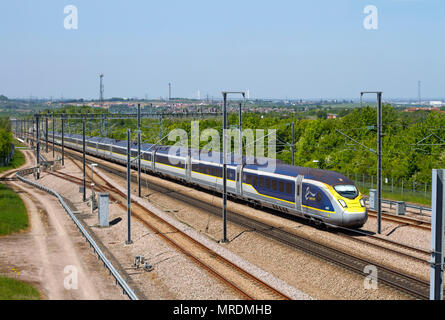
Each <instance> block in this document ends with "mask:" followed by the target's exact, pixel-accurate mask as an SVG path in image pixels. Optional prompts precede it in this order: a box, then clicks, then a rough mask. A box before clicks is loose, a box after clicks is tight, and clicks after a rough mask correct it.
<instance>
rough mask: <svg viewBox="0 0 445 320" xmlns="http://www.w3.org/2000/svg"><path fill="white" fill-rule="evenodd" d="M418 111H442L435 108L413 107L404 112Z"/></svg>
mask: <svg viewBox="0 0 445 320" xmlns="http://www.w3.org/2000/svg"><path fill="white" fill-rule="evenodd" d="M416 111H440V109H439V108H434V107H411V108H408V109H405V110H404V112H416Z"/></svg>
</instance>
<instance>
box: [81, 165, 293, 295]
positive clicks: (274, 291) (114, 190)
mask: <svg viewBox="0 0 445 320" xmlns="http://www.w3.org/2000/svg"><path fill="white" fill-rule="evenodd" d="M73 163H74V164H75V165H76V166H77V167H78V168H79V169H80V170H82V168H81V167H80V166H79V164H78V163H76V161H73ZM96 177H98V178H99V179H101V180H103V181H104V182H105V185H101V187H102V188H104V189H106V190H108V191H110V193H114V194H117V195H118V197H120V198H122V199H125V198H126V194H124V193H123V192H122V191H120V190H119V189H117V188H116V187H114V186H112V185H111V184H110V183H109V182H107V181H106V180H105V179H104V178H103V177H102V175H101V174H100V173H99V172H96ZM110 198H113V200H117V203H118V205H119V206H121V207H122V208H124V209H126V206H125V205H124V204H123V202H122V201H119V199H118V198H117V197H116V196H114V195H111V194H110ZM132 205H133V207H137V208H139V210H142V211H143V212H144V213H146V214H148V215H150V216H151V217H152V218H154V219H155V220H158V221H160V223H161V224H164V225H166V226H167V228H170V229H172V230H173V231H172V232H169V233H168V234H170V233H172V234H179V235H181V236H182V237H183V238H185V239H186V240H187V241H189V242H190V243H192V245H193V244H194V245H196V246H198V247H199V248H200V249H201V250H202V251H204V252H206V253H207V254H209V255H211V256H212V257H213V258H214V259H217V260H218V261H219V263H220V264H223V265H226V266H228V267H229V268H230V269H231V270H233V271H234V272H236V273H238V274H239V275H241V277H242V278H244V279H246V280H248V281H249V282H251V283H253V284H254V285H255V286H256V287H257V288H258V285H260V286H262V287H263V289H264V291H265V293H266V295H269V296H274V297H276V298H277V299H280V300H291V298H289V297H288V296H286V295H285V294H283V293H282V292H280V291H279V290H277V289H275V288H274V287H272V286H270V285H269V284H267V283H265V282H264V281H262V280H261V279H259V278H257V277H256V276H254V275H252V274H250V273H249V272H247V271H246V270H244V269H242V268H240V267H239V266H237V265H236V264H234V263H233V262H231V261H230V260H228V259H226V258H224V257H223V256H221V255H220V254H218V253H216V252H214V251H213V250H212V249H210V248H208V247H207V246H205V245H204V244H202V243H200V242H199V241H197V240H195V239H194V238H192V237H191V236H189V235H188V234H186V233H184V232H183V231H181V230H179V229H178V228H176V227H175V226H173V225H172V224H170V223H169V222H168V221H166V220H164V219H163V218H161V217H159V216H158V215H156V214H154V213H153V212H151V211H150V210H148V209H147V208H145V207H143V206H142V205H141V204H139V203H137V202H133V204H132ZM132 215H133V216H135V217H137V218H138V219H139V220H140V221H141V222H142V223H143V224H144V225H145V226H147V227H148V228H150V229H151V230H152V231H154V232H155V233H156V234H157V235H159V236H161V237H162V238H164V239H165V240H166V241H168V242H169V243H170V244H172V245H173V246H174V247H176V248H178V249H179V250H180V251H181V252H182V253H183V254H185V255H186V256H188V257H190V258H192V259H193V260H194V261H195V262H197V263H198V264H199V265H201V266H202V267H204V268H205V269H207V270H208V271H210V273H212V274H214V275H215V276H217V277H218V278H219V279H221V280H222V281H223V282H224V283H227V284H228V285H229V286H230V287H232V288H233V289H234V290H235V291H237V292H238V293H240V294H241V295H243V296H244V297H246V298H247V299H249V300H253V299H254V297H253V296H252V294H249V293H247V292H246V291H245V289H242V288H241V287H240V286H239V285H238V284H237V283H235V282H234V281H232V280H231V279H228V278H227V276H224V275H223V274H222V273H220V272H218V271H217V270H216V269H215V268H214V267H211V266H209V264H208V263H206V262H205V261H203V259H200V258H199V256H197V255H194V254H193V253H191V252H190V250H187V249H186V248H184V246H183V245H181V244H179V243H178V242H177V241H175V240H174V239H172V238H171V237H169V236H168V234H166V233H165V232H162V231H161V230H159V228H157V227H156V226H154V225H153V223H150V222H148V221H147V220H146V219H144V218H143V217H142V216H141V215H140V214H138V213H136V212H135V210H134V209H133V210H132Z"/></svg>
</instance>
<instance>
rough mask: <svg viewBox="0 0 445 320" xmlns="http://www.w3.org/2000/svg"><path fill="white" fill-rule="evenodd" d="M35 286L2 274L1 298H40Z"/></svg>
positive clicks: (0, 277) (0, 284)
mask: <svg viewBox="0 0 445 320" xmlns="http://www.w3.org/2000/svg"><path fill="white" fill-rule="evenodd" d="M39 299H40V294H39V291H37V289H36V288H34V287H33V286H31V285H29V284H27V283H24V282H22V281H18V280H15V279H11V278H7V277H3V276H0V300H39Z"/></svg>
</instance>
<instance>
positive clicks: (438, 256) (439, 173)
mask: <svg viewBox="0 0 445 320" xmlns="http://www.w3.org/2000/svg"><path fill="white" fill-rule="evenodd" d="M444 226H445V169H433V185H432V215H431V262H430V300H443V261H444V258H443V257H444V252H443V249H444Z"/></svg>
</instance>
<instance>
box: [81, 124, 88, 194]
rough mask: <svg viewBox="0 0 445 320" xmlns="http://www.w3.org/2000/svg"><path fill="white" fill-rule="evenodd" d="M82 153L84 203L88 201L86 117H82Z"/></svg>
mask: <svg viewBox="0 0 445 320" xmlns="http://www.w3.org/2000/svg"><path fill="white" fill-rule="evenodd" d="M82 153H83V157H82V160H83V201H84V202H85V201H87V197H86V175H85V116H83V117H82Z"/></svg>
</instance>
